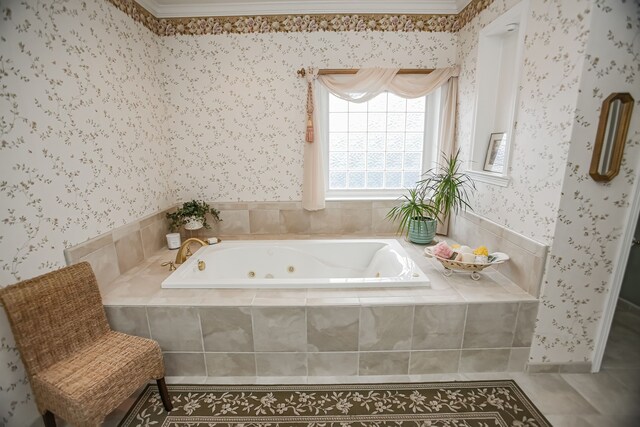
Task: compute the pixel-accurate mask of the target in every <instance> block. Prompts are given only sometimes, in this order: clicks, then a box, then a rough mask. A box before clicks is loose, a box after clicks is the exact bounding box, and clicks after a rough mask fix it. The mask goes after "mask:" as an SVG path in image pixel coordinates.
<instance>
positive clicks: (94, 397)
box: [0, 262, 172, 427]
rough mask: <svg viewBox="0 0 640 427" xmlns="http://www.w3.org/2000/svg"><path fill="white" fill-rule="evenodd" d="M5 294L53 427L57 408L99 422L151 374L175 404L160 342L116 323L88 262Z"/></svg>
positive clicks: (77, 419)
mask: <svg viewBox="0 0 640 427" xmlns="http://www.w3.org/2000/svg"><path fill="white" fill-rule="evenodd" d="M0 301H1V302H2V304H3V305H4V308H5V310H6V312H7V316H8V318H9V322H10V324H11V330H12V331H13V335H14V337H15V340H16V344H17V346H18V349H19V350H20V355H21V357H22V361H23V362H24V366H25V368H26V369H27V374H28V376H29V381H30V382H31V388H32V389H33V392H34V395H35V400H36V404H37V406H38V409H39V411H40V413H41V414H42V417H43V418H44V422H45V425H46V426H47V427H55V425H56V421H55V416H54V414H55V415H57V416H59V417H61V418H63V419H65V420H66V421H67V422H69V423H70V424H71V425H74V426H97V425H100V424H101V423H102V422H103V420H104V418H105V416H106V415H107V414H108V413H110V412H111V411H113V410H114V409H115V408H117V407H118V406H119V405H120V404H121V403H122V402H123V401H124V400H125V399H126V398H127V397H129V396H130V395H131V394H132V393H134V392H135V391H136V390H137V389H138V388H140V387H141V386H143V385H144V384H146V383H147V382H148V381H149V380H151V379H155V380H157V382H158V388H159V390H160V397H161V399H162V403H163V404H164V407H165V409H166V410H167V412H168V411H171V409H172V406H171V401H170V399H169V395H168V393H167V386H166V385H165V382H164V362H163V359H162V353H161V351H160V346H159V345H158V343H156V342H155V341H153V340H150V339H146V338H140V337H135V336H131V335H126V334H123V333H120V332H115V331H112V330H111V328H110V327H109V324H108V323H107V318H106V316H105V312H104V307H103V306H102V300H101V298H100V292H99V290H98V284H97V282H96V278H95V276H94V274H93V270H91V266H90V265H89V263H86V262H83V263H81V264H76V265H72V266H69V267H65V268H62V269H60V270H57V271H54V272H51V273H48V274H45V275H43V276H40V277H36V278H34V279H30V280H25V281H23V282H20V283H17V284H15V285H12V286H8V287H6V288H5V289H3V290H1V292H0Z"/></svg>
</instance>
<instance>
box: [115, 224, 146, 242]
mask: <svg viewBox="0 0 640 427" xmlns="http://www.w3.org/2000/svg"><path fill="white" fill-rule="evenodd" d="M139 230H140V222H138V221H134V222H132V223H129V224H126V225H123V226H122V227H118V228H116V229H114V230H112V231H111V235H112V236H113V241H114V242H116V241H118V240H120V239H122V238H123V237H127V236H129V235H130V234H133V233H135V232H136V231H139Z"/></svg>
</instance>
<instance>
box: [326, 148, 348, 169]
mask: <svg viewBox="0 0 640 427" xmlns="http://www.w3.org/2000/svg"><path fill="white" fill-rule="evenodd" d="M329 168H330V170H345V169H347V153H340V152H338V153H330V154H329Z"/></svg>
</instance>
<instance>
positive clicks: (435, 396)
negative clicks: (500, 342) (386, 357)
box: [120, 380, 551, 427]
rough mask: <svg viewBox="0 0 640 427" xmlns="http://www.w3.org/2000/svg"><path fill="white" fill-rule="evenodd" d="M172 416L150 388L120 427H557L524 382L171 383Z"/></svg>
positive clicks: (149, 387) (156, 392) (155, 390)
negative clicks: (524, 387) (522, 387)
mask: <svg viewBox="0 0 640 427" xmlns="http://www.w3.org/2000/svg"><path fill="white" fill-rule="evenodd" d="M169 394H170V396H171V399H172V401H173V405H174V409H173V411H172V412H171V414H170V415H167V413H166V412H165V410H164V408H163V407H162V402H161V401H160V396H159V394H158V389H157V387H156V386H155V385H148V386H147V388H146V389H145V390H144V391H143V392H142V393H141V395H140V397H138V399H137V400H136V402H135V404H134V405H133V406H132V407H131V409H130V410H129V413H128V414H127V415H126V416H125V418H124V419H123V420H122V421H121V422H120V427H133V426H154V427H211V426H236V427H238V426H244V427H250V426H297V427H302V426H314V427H315V426H392V425H393V426H403V427H404V426H437V427H441V426H442V427H489V426H500V427H533V426H540V427H550V426H551V424H549V422H548V421H547V420H546V419H545V418H544V417H543V416H542V414H541V413H540V411H539V410H538V409H537V408H536V407H535V406H534V405H533V403H531V401H530V400H529V399H528V398H527V396H526V395H525V394H524V393H523V392H522V390H520V388H519V387H518V386H517V384H516V383H515V382H513V381H511V380H505V381H469V382H449V383H411V384H342V385H335V384H333V385H242V386H240V385H238V386H236V385H224V386H222V385H170V386H169Z"/></svg>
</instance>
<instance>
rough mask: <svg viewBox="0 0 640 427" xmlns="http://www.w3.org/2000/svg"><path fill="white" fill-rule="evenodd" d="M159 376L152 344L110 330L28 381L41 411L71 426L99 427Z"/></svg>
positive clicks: (158, 359) (159, 356)
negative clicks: (40, 404) (52, 414)
mask: <svg viewBox="0 0 640 427" xmlns="http://www.w3.org/2000/svg"><path fill="white" fill-rule="evenodd" d="M163 376H164V364H163V361H162V352H161V350H160V346H159V345H158V343H156V342H155V341H153V340H150V339H146V338H140V337H136V336H132V335H126V334H123V333H120V332H115V331H110V332H108V333H106V334H104V335H103V336H101V337H100V338H99V339H98V340H96V341H95V342H93V343H91V344H90V345H88V346H85V347H83V348H82V349H80V350H79V351H77V352H75V353H74V354H73V355H72V356H71V357H69V358H67V359H64V360H62V361H61V362H58V363H56V364H54V365H52V366H50V367H49V368H47V369H45V370H44V371H42V372H40V373H38V374H37V375H36V376H35V377H34V378H33V384H32V386H33V388H34V392H35V393H37V394H39V396H40V397H41V398H42V400H43V404H44V405H45V406H46V409H48V410H50V411H51V412H53V413H54V414H55V415H58V416H60V417H62V418H63V419H65V420H67V421H68V422H70V423H71V424H73V425H91V424H92V423H96V422H97V423H99V422H100V421H101V420H102V419H103V418H104V416H106V415H107V414H108V413H109V412H111V411H113V410H114V409H115V408H117V407H118V405H119V404H120V403H121V402H122V401H123V400H124V399H126V398H127V397H129V396H130V395H131V394H132V393H133V392H135V391H136V390H137V389H138V388H140V387H141V386H142V385H144V384H146V383H147V382H148V381H149V380H151V379H158V378H161V377H163Z"/></svg>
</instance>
